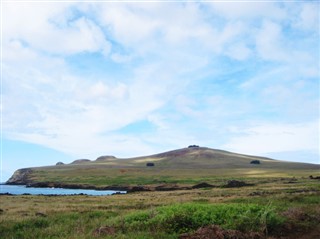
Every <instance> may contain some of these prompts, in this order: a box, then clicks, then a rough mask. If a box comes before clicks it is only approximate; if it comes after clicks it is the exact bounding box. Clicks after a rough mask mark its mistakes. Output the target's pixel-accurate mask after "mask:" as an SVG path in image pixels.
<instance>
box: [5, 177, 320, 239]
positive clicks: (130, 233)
mask: <svg viewBox="0 0 320 239" xmlns="http://www.w3.org/2000/svg"><path fill="white" fill-rule="evenodd" d="M217 180H220V181H223V180H225V178H220V179H217ZM247 180H250V178H247ZM254 181H255V182H256V185H255V186H250V187H243V188H229V189H228V188H212V189H196V190H181V191H171V192H140V193H133V194H127V195H114V196H99V197H93V196H55V197H48V196H0V238H17V239H18V238H19V239H20V238H80V239H81V238H95V237H96V238H132V239H138V238H140V239H142V238H158V239H160V238H163V239H165V238H169V239H170V238H179V235H180V234H181V233H184V232H192V231H194V230H196V229H197V228H199V227H201V226H205V225H210V224H215V225H220V226H221V227H222V228H225V229H236V230H240V231H256V232H260V233H263V234H264V235H266V236H270V237H271V236H272V237H273V238H277V237H280V236H281V235H282V234H283V233H284V231H285V230H289V229H290V227H288V226H286V225H291V227H292V226H294V228H295V230H294V231H295V232H299V231H301V232H303V233H306V232H309V231H312V230H314V228H317V227H318V228H319V226H320V225H319V223H320V206H319V205H320V184H319V181H316V180H310V179H307V178H306V177H304V178H295V179H294V180H293V179H292V178H260V179H254ZM105 226H108V227H110V228H111V229H113V230H114V233H113V234H112V235H108V233H103V232H102V233H101V234H97V233H95V231H96V229H97V228H101V227H105ZM289 231H290V230H289ZM286 233H288V232H286ZM297 237H300V236H299V235H297V234H295V235H293V236H292V237H291V238H297ZM289 238H290V237H289ZM300 238H302V237H300ZM305 238H308V237H305ZM309 238H312V237H309ZM315 238H316V237H315Z"/></svg>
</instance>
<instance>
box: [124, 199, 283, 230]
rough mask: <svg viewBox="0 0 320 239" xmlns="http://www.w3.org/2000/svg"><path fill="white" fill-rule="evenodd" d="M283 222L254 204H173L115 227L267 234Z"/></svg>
mask: <svg viewBox="0 0 320 239" xmlns="http://www.w3.org/2000/svg"><path fill="white" fill-rule="evenodd" d="M283 222H284V219H283V218H282V217H280V216H279V215H277V214H276V213H275V211H274V208H273V207H272V206H270V205H266V206H262V205H255V204H218V205H213V204H199V203H187V204H175V205H170V206H163V207H159V208H156V209H153V210H145V211H139V212H134V213H132V214H129V215H127V216H125V217H124V218H120V219H118V224H120V223H123V224H124V227H125V229H129V230H146V229H156V230H161V231H162V230H164V231H167V232H168V233H183V232H189V231H192V230H195V229H197V228H199V227H202V226H206V225H210V224H215V225H220V226H221V227H222V228H225V229H236V230H240V231H243V232H247V231H259V232H268V231H269V232H270V231H272V230H273V229H274V228H275V227H277V226H278V225H281V224H282V223H283Z"/></svg>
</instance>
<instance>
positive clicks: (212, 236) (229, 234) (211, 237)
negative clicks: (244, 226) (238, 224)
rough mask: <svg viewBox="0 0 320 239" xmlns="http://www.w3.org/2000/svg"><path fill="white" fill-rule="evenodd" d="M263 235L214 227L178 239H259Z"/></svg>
mask: <svg viewBox="0 0 320 239" xmlns="http://www.w3.org/2000/svg"><path fill="white" fill-rule="evenodd" d="M260 238H265V237H264V235H262V234H261V233H257V232H248V233H244V232H241V231H238V230H224V229H222V228H221V227H219V226H216V225H209V226H205V227H201V228H199V229H198V230H197V231H195V232H194V233H184V234H182V235H180V236H179V239H260Z"/></svg>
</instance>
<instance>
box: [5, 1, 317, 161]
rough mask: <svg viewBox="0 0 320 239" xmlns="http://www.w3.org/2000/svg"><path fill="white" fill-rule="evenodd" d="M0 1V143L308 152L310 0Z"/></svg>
mask: <svg viewBox="0 0 320 239" xmlns="http://www.w3.org/2000/svg"><path fill="white" fill-rule="evenodd" d="M2 5H3V16H2V114H3V137H4V138H5V139H11V140H21V141H25V142H29V143H34V144H38V145H42V146H45V147H48V148H52V149H55V150H58V151H60V152H64V153H66V154H69V155H72V156H73V157H92V158H95V157H96V156H99V155H101V154H114V155H116V156H120V157H126V156H136V155H144V154H149V153H155V152H160V151H163V150H168V149H172V148H179V147H184V146H187V145H189V144H194V143H196V144H200V145H204V146H208V147H213V148H223V149H227V150H231V151H236V152H240V153H247V154H257V155H271V156H272V153H283V152H288V153H289V154H290V155H291V156H290V157H292V152H295V151H303V152H307V154H308V152H310V155H312V157H313V158H312V159H311V158H310V159H308V158H307V157H304V159H303V160H305V161H308V160H309V161H310V162H311V161H312V162H316V160H315V157H319V41H318V40H319V3H317V2H299V3H297V2H285V1H283V2H261V3H260V2H256V3H242V2H232V3H231V2H227V3H222V2H210V3H205V2H199V3H197V2H184V3H179V2H170V3H165V2H150V3H147V2H143V3H133V2H132V3H124V2H123V3H110V2H105V3H72V2H70V3H64V2H46V3H40V2H26V3H23V2H4V3H3V4H2ZM290 152H291V153H290ZM315 155H316V156H315ZM292 160H296V159H293V158H292Z"/></svg>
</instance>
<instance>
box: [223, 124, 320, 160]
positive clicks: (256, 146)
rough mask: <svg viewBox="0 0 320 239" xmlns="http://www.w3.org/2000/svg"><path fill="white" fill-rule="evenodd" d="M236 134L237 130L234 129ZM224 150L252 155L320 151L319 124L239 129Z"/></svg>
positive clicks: (259, 126)
mask: <svg viewBox="0 0 320 239" xmlns="http://www.w3.org/2000/svg"><path fill="white" fill-rule="evenodd" d="M233 132H235V128H233ZM237 133H238V134H240V135H239V136H234V137H233V138H231V140H230V141H229V142H228V143H227V144H225V145H224V148H226V149H229V150H232V151H235V152H239V153H247V154H248V153H250V154H257V155H261V154H266V153H275V152H284V151H299V150H311V151H318V150H319V143H320V142H319V122H318V121H315V122H306V123H301V124H269V123H265V124H257V126H252V127H247V128H242V129H240V128H238V130H237Z"/></svg>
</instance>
